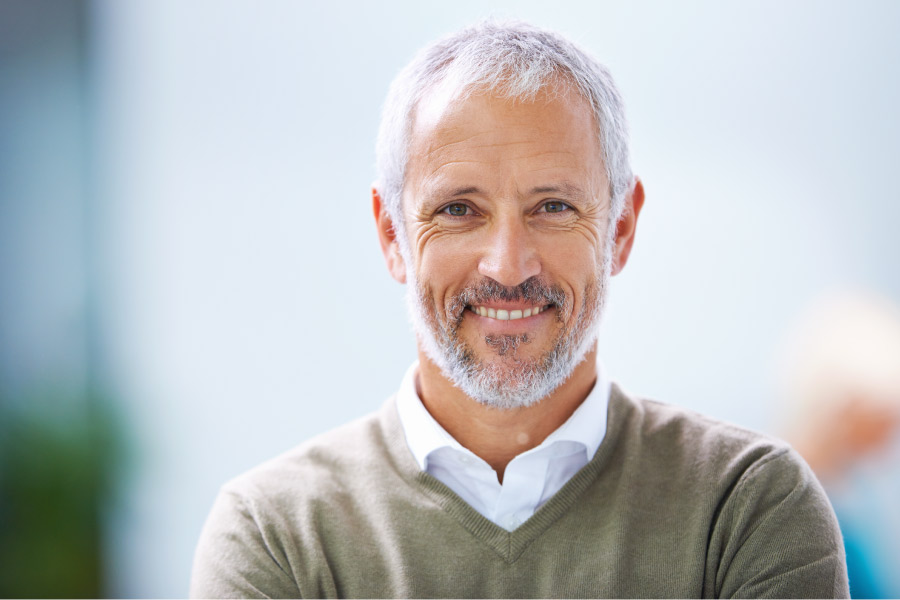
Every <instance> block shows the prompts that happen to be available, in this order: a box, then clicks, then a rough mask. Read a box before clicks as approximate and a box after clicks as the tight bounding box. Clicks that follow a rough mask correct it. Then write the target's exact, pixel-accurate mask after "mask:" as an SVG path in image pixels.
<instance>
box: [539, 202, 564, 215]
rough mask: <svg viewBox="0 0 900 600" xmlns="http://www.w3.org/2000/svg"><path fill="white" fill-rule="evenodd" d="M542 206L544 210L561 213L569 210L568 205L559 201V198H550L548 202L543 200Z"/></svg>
mask: <svg viewBox="0 0 900 600" xmlns="http://www.w3.org/2000/svg"><path fill="white" fill-rule="evenodd" d="M542 208H543V209H544V212H548V213H561V212H563V211H566V210H569V205H568V204H566V203H565V202H560V201H559V200H550V201H549V202H545V203H544V206H543V207H542Z"/></svg>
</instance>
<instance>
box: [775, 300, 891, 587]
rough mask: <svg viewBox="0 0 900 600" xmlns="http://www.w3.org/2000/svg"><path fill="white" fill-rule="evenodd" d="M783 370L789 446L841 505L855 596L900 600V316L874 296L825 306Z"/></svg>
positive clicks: (793, 345)
mask: <svg viewBox="0 0 900 600" xmlns="http://www.w3.org/2000/svg"><path fill="white" fill-rule="evenodd" d="M779 371H780V377H779V379H780V389H781V393H782V394H783V397H784V400H785V402H784V403H783V404H782V406H783V407H784V409H785V414H784V415H782V416H783V417H784V423H783V424H782V426H783V428H784V432H783V433H784V437H785V438H786V439H788V440H789V441H790V442H791V443H792V444H793V445H794V447H795V448H796V449H797V451H798V452H800V454H802V455H803V457H804V458H805V459H806V460H807V462H808V463H809V464H810V466H811V467H812V468H813V470H814V471H815V472H816V475H818V477H819V479H820V480H821V482H822V484H823V485H824V486H825V489H826V491H827V492H828V494H829V496H830V498H831V501H832V503H833V504H834V508H835V511H836V513H837V515H838V520H839V521H840V524H841V530H842V532H843V535H844V544H845V547H846V551H847V566H848V572H849V579H850V593H851V595H852V597H854V598H896V597H900V510H898V508H897V507H898V506H900V443H898V442H900V435H898V433H900V308H898V307H897V306H896V305H895V304H893V303H891V302H890V301H889V300H887V299H885V298H881V297H879V296H876V295H874V294H870V293H860V292H853V293H850V292H846V293H842V294H839V295H831V296H828V297H826V298H823V299H821V300H820V301H819V302H817V303H816V304H815V305H814V306H813V307H811V309H810V310H808V311H807V312H806V313H805V314H804V315H803V318H802V319H801V321H800V322H799V323H798V324H797V326H796V327H795V328H794V330H793V331H792V332H791V334H790V336H789V338H788V339H787V343H786V344H785V347H784V349H783V353H782V356H781V358H780V361H779Z"/></svg>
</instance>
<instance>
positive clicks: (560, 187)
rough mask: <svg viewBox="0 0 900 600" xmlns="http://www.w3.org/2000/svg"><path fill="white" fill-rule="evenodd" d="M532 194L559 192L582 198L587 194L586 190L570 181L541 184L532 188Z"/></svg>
mask: <svg viewBox="0 0 900 600" xmlns="http://www.w3.org/2000/svg"><path fill="white" fill-rule="evenodd" d="M531 193H532V194H559V193H562V194H563V195H566V196H569V197H578V198H582V197H584V196H585V193H584V190H582V189H581V188H580V187H579V186H577V185H575V184H574V183H570V182H568V181H563V182H561V183H559V184H557V185H541V186H538V187H534V188H531Z"/></svg>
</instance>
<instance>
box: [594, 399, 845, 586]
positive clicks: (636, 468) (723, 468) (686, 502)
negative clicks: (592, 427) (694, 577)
mask: <svg viewBox="0 0 900 600" xmlns="http://www.w3.org/2000/svg"><path fill="white" fill-rule="evenodd" d="M610 401H611V406H610V414H611V417H612V419H614V420H615V422H617V423H618V424H619V426H618V429H619V433H618V435H619V436H620V437H619V440H620V441H619V443H618V444H617V447H618V448H620V454H621V456H622V457H623V458H622V461H623V462H625V463H626V464H628V465H629V466H630V467H631V469H630V477H633V478H636V479H640V480H642V481H651V482H652V484H653V487H654V491H655V492H657V494H658V496H660V497H663V498H665V499H666V500H665V508H664V509H663V510H669V509H671V510H672V512H673V514H676V515H677V519H673V521H672V522H673V523H677V525H673V526H674V527H676V528H680V529H681V533H682V535H685V527H686V525H685V524H686V523H691V522H697V523H701V524H702V526H698V527H697V531H699V532H701V533H702V536H703V540H704V543H705V545H706V566H707V578H706V582H705V585H706V589H707V590H709V591H710V593H712V594H714V595H716V596H741V597H805V596H821V597H831V596H843V595H846V593H847V591H846V590H847V587H846V586H847V583H846V582H847V580H846V570H845V567H844V554H843V546H842V542H841V535H840V530H839V528H838V525H837V520H836V518H835V516H834V512H833V510H832V509H831V505H830V503H829V502H828V498H827V497H826V495H825V492H824V490H823V489H822V487H821V485H820V484H819V482H818V480H817V479H816V477H815V475H813V473H812V471H811V470H810V468H809V467H808V466H807V464H806V463H805V461H804V460H803V459H802V458H801V457H800V455H799V454H797V453H796V452H795V451H794V450H793V449H792V448H791V447H790V445H788V444H787V443H786V442H783V441H781V440H778V439H776V438H773V437H771V436H767V435H764V434H762V433H758V432H755V431H751V430H749V429H745V428H742V427H739V426H736V425H732V424H730V423H725V422H722V421H719V420H716V419H712V418H709V417H706V416H703V415H700V414H698V413H696V412H693V411H690V410H687V409H684V408H680V407H677V406H671V405H667V404H663V403H661V402H656V401H653V400H647V399H642V398H635V397H632V396H628V395H626V394H624V393H623V392H621V390H618V389H616V391H615V392H614V394H613V396H612V397H611V399H610ZM635 485H637V484H635ZM638 502H640V500H638ZM655 510H659V507H655ZM773 557H777V559H773Z"/></svg>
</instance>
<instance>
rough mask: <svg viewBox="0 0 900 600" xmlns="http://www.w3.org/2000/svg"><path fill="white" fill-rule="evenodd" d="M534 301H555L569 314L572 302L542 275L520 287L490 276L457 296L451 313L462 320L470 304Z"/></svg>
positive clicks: (450, 309)
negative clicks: (505, 283)
mask: <svg viewBox="0 0 900 600" xmlns="http://www.w3.org/2000/svg"><path fill="white" fill-rule="evenodd" d="M492 300H494V301H504V302H531V303H533V304H536V305H537V304H541V305H543V304H555V305H556V306H557V307H558V308H559V309H560V313H566V312H567V308H568V305H569V300H568V297H567V296H566V293H565V291H563V289H562V288H561V287H560V286H558V285H551V284H549V283H547V282H545V281H543V280H541V279H540V278H539V277H537V276H535V277H530V278H528V279H526V280H525V281H523V282H522V283H520V284H519V285H516V286H507V285H503V284H501V283H498V282H497V281H494V280H493V279H490V278H485V279H482V280H481V281H478V282H476V283H474V284H472V285H470V286H468V287H466V288H465V289H463V290H461V291H460V292H459V293H458V294H456V296H454V297H453V299H452V301H451V302H450V306H449V311H448V312H449V313H450V314H451V315H452V316H453V317H454V318H456V319H459V320H462V314H463V311H464V310H465V309H466V307H467V306H473V305H477V304H486V303H488V302H490V301H492Z"/></svg>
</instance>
